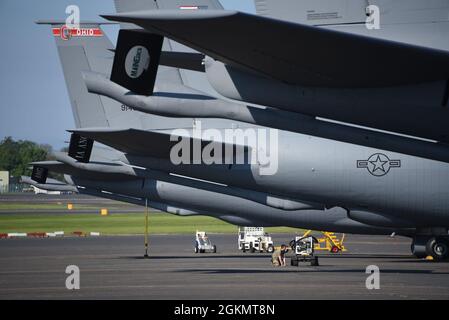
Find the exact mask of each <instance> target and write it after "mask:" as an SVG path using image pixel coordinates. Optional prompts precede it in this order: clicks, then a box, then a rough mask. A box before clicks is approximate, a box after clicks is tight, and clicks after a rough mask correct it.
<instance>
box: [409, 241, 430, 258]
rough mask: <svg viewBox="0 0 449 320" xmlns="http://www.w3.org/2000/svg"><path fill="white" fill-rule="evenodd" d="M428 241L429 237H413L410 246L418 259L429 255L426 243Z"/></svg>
mask: <svg viewBox="0 0 449 320" xmlns="http://www.w3.org/2000/svg"><path fill="white" fill-rule="evenodd" d="M428 241H429V237H424V236H416V237H415V238H413V240H412V244H411V247H410V249H411V251H412V254H413V255H414V256H415V257H417V258H418V259H424V258H425V257H427V256H428V254H427V249H426V245H427V242H428Z"/></svg>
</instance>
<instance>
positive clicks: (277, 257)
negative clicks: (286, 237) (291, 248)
mask: <svg viewBox="0 0 449 320" xmlns="http://www.w3.org/2000/svg"><path fill="white" fill-rule="evenodd" d="M287 252H288V249H287V246H286V245H285V244H283V245H281V247H280V248H277V249H276V250H274V252H273V254H272V255H271V263H272V264H273V266H275V267H285V266H286V265H287V264H286V263H285V254H286V253H287Z"/></svg>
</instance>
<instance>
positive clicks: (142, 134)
mask: <svg viewBox="0 0 449 320" xmlns="http://www.w3.org/2000/svg"><path fill="white" fill-rule="evenodd" d="M68 131H69V132H72V133H75V134H79V135H81V136H83V137H86V138H89V139H93V140H95V141H98V142H100V143H103V144H105V145H107V146H110V147H113V148H115V149H117V150H120V151H122V152H124V153H128V154H133V155H139V156H147V157H155V158H163V159H169V158H170V153H171V150H172V148H173V146H174V145H176V144H177V143H179V142H180V141H181V139H182V140H184V141H188V143H189V144H190V146H192V145H193V144H194V143H196V144H198V145H199V147H200V148H201V150H203V148H204V147H205V146H206V145H209V144H216V146H212V145H211V147H212V148H211V149H215V148H222V150H223V152H222V154H223V157H226V155H225V154H226V152H225V151H224V150H228V148H234V149H231V150H234V152H233V154H234V155H237V154H238V153H239V152H244V153H249V150H248V149H249V147H247V146H240V145H236V144H229V143H226V142H221V141H211V140H202V139H200V138H192V136H190V135H188V136H183V135H180V134H177V133H170V132H164V131H155V130H148V131H146V130H138V129H132V128H131V129H114V128H82V129H74V130H68ZM191 150H192V149H191ZM191 156H192V154H191ZM203 159H204V156H203ZM226 160H227V159H223V163H228V162H226ZM231 160H232V159H231ZM229 162H231V161H229Z"/></svg>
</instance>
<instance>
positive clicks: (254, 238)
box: [238, 227, 274, 253]
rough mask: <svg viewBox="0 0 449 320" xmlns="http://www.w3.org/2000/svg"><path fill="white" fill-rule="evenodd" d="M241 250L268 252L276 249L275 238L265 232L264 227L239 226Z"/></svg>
mask: <svg viewBox="0 0 449 320" xmlns="http://www.w3.org/2000/svg"><path fill="white" fill-rule="evenodd" d="M238 246H239V250H242V251H243V252H246V251H250V252H256V251H259V252H264V251H265V252H268V253H272V252H273V251H274V245H273V240H271V237H270V236H269V235H268V233H266V232H265V230H264V228H263V227H244V228H243V229H241V228H239V236H238Z"/></svg>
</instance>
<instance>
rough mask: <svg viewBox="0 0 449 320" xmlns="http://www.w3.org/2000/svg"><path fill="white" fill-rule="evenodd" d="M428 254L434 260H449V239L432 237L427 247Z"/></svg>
mask: <svg viewBox="0 0 449 320" xmlns="http://www.w3.org/2000/svg"><path fill="white" fill-rule="evenodd" d="M426 251H427V254H428V255H430V256H432V257H433V259H434V260H436V261H441V260H447V259H448V258H449V239H448V238H447V237H432V238H430V239H429V241H428V242H427V245H426Z"/></svg>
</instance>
